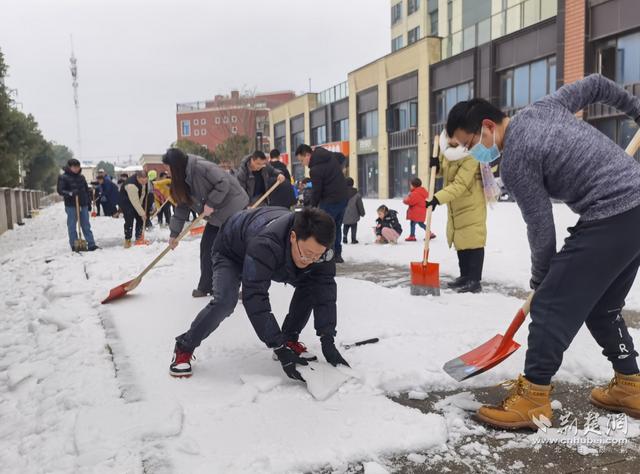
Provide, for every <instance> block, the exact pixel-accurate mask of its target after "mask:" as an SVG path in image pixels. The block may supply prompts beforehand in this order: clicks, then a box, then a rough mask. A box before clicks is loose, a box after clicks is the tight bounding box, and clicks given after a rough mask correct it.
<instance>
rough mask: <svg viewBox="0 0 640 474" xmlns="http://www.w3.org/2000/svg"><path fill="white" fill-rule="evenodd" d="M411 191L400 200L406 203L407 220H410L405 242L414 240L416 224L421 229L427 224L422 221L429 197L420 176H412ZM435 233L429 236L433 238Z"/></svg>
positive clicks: (425, 213)
mask: <svg viewBox="0 0 640 474" xmlns="http://www.w3.org/2000/svg"><path fill="white" fill-rule="evenodd" d="M410 184H411V191H410V192H409V195H408V196H407V197H406V198H404V199H403V200H402V202H404V203H405V204H406V205H408V206H409V209H407V220H408V221H410V222H411V224H410V225H411V232H410V234H409V237H407V238H406V239H404V240H406V241H407V242H415V241H416V224H417V225H419V226H420V227H422V229H423V230H426V229H427V226H426V225H425V224H424V221H425V220H426V219H427V204H426V201H427V200H428V199H429V192H428V191H427V190H426V189H425V188H423V187H422V180H421V179H420V178H413V179H412V180H411V183H410ZM434 237H435V234H433V233H432V234H431V238H432V239H433V238H434Z"/></svg>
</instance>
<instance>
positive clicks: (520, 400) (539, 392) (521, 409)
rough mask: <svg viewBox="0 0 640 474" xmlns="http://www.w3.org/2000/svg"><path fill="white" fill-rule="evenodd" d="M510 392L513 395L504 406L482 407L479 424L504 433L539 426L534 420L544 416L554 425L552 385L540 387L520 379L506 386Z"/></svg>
mask: <svg viewBox="0 0 640 474" xmlns="http://www.w3.org/2000/svg"><path fill="white" fill-rule="evenodd" d="M502 385H503V386H505V387H506V388H508V389H510V390H511V391H510V392H509V395H507V397H506V398H505V399H504V401H503V402H502V404H501V405H500V406H488V405H485V406H482V407H480V409H479V410H478V412H477V413H476V415H475V418H476V419H477V420H478V421H481V422H483V423H486V424H488V425H491V426H494V427H496V428H503V429H510V430H513V429H518V428H531V429H532V430H537V429H538V426H537V425H536V424H535V423H534V422H533V418H534V417H535V418H540V416H541V415H544V416H545V417H546V418H548V419H549V421H551V419H552V418H553V412H552V410H551V399H550V398H549V395H550V394H551V390H552V389H553V386H552V385H536V384H533V383H531V382H529V381H528V380H527V379H525V378H524V376H522V375H520V376H518V378H517V379H516V380H509V381H507V382H504V383H503V384H502Z"/></svg>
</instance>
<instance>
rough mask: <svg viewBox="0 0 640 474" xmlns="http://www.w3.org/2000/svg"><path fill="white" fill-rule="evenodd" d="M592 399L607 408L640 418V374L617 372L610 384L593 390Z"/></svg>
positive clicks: (596, 403) (592, 401)
mask: <svg viewBox="0 0 640 474" xmlns="http://www.w3.org/2000/svg"><path fill="white" fill-rule="evenodd" d="M590 401H591V403H592V404H594V405H595V406H597V407H600V408H604V409H605V410H609V411H614V412H622V413H626V414H627V415H629V416H631V417H633V418H640V374H635V375H623V374H619V373H618V372H616V373H615V375H614V376H613V378H612V379H611V382H609V385H608V386H606V387H596V388H594V389H593V390H591V398H590Z"/></svg>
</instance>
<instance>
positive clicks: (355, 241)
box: [351, 240, 360, 244]
mask: <svg viewBox="0 0 640 474" xmlns="http://www.w3.org/2000/svg"><path fill="white" fill-rule="evenodd" d="M351 243H352V244H359V243H360V242H358V241H357V240H352V241H351Z"/></svg>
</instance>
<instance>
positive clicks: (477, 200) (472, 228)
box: [435, 155, 487, 250]
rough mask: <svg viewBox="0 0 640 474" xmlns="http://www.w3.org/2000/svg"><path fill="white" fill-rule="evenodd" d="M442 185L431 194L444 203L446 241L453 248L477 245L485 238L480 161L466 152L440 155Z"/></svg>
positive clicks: (485, 209)
mask: <svg viewBox="0 0 640 474" xmlns="http://www.w3.org/2000/svg"><path fill="white" fill-rule="evenodd" d="M440 173H441V174H442V177H443V180H444V181H443V187H442V189H441V190H440V191H438V192H437V193H436V194H435V197H436V198H437V199H438V201H439V202H440V204H448V206H447V208H448V216H449V217H448V219H447V241H448V243H449V247H451V245H452V244H453V245H454V246H455V248H456V250H469V249H477V248H482V247H484V246H485V244H486V242H487V203H486V201H485V197H484V191H483V188H482V177H481V175H480V163H478V162H477V161H476V160H474V159H473V158H472V157H470V156H467V157H465V158H462V159H460V160H457V161H449V160H448V159H446V158H445V157H444V156H443V155H440Z"/></svg>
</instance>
